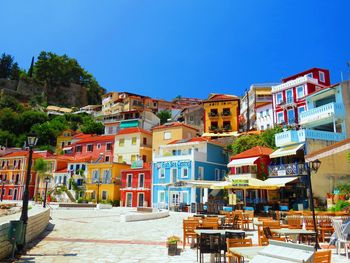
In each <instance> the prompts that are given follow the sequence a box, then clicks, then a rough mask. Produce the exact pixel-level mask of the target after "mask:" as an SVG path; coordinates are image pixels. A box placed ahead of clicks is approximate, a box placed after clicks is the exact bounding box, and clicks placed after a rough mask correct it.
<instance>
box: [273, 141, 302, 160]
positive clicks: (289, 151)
mask: <svg viewBox="0 0 350 263" xmlns="http://www.w3.org/2000/svg"><path fill="white" fill-rule="evenodd" d="M303 145H304V144H303V143H301V144H297V145H292V146H287V147H283V148H280V149H278V150H276V151H274V152H273V153H271V154H270V158H277V157H282V156H290V155H295V154H296V153H297V151H298V150H299V149H300V148H301V147H303Z"/></svg>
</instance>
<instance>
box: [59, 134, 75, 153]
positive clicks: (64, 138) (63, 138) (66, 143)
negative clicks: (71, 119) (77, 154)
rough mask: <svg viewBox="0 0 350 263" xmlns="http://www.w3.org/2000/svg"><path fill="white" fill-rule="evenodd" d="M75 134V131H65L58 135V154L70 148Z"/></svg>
mask: <svg viewBox="0 0 350 263" xmlns="http://www.w3.org/2000/svg"><path fill="white" fill-rule="evenodd" d="M74 134H75V132H74V131H73V130H65V131H63V132H62V133H61V134H60V135H58V136H57V139H56V140H57V143H56V152H60V151H61V150H62V149H64V148H65V147H70V145H71V144H72V140H73V136H74Z"/></svg>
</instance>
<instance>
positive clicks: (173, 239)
mask: <svg viewBox="0 0 350 263" xmlns="http://www.w3.org/2000/svg"><path fill="white" fill-rule="evenodd" d="M179 241H180V238H179V237H178V236H170V237H168V239H167V241H166V245H167V247H168V256H175V255H176V252H177V242H179Z"/></svg>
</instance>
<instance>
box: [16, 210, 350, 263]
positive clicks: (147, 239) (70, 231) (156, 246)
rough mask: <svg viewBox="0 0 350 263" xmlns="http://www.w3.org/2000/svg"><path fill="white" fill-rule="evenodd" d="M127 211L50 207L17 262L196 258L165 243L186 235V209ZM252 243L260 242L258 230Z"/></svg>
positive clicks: (193, 253) (340, 259) (337, 259)
mask: <svg viewBox="0 0 350 263" xmlns="http://www.w3.org/2000/svg"><path fill="white" fill-rule="evenodd" d="M129 211H130V209H128V208H113V209H110V210H92V209H89V210H87V209H69V210H67V209H52V212H51V217H52V220H51V223H50V225H49V227H48V230H47V231H46V232H45V233H44V234H43V235H42V237H41V238H40V239H39V240H37V241H36V242H35V243H32V244H31V245H32V246H33V247H32V248H31V249H30V250H29V251H28V253H27V255H25V256H22V257H21V259H20V260H18V261H17V262H22V263H24V262H40V263H41V262H43V263H45V262H55V263H56V262H57V263H58V262H64V263H68V262H119V263H123V262H125V263H126V262H182V263H187V262H188V263H190V262H197V260H196V250H195V249H190V248H189V247H186V249H185V250H184V251H183V252H182V253H181V256H173V257H170V256H168V255H167V248H166V246H165V240H166V238H167V237H168V236H170V235H177V236H180V237H181V238H182V219H183V218H185V217H187V216H189V214H188V213H170V216H169V217H166V218H163V219H157V220H149V221H139V222H120V216H121V215H122V214H126V213H127V212H129ZM253 243H255V244H256V243H257V236H256V234H255V236H254V238H253ZM333 256H334V254H333ZM208 260H209V257H207V259H206V262H208ZM333 262H348V261H347V260H346V259H345V257H344V256H340V257H339V256H336V257H333Z"/></svg>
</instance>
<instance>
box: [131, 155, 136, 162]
mask: <svg viewBox="0 0 350 263" xmlns="http://www.w3.org/2000/svg"><path fill="white" fill-rule="evenodd" d="M131 161H132V162H135V161H136V155H135V154H132V155H131Z"/></svg>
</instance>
